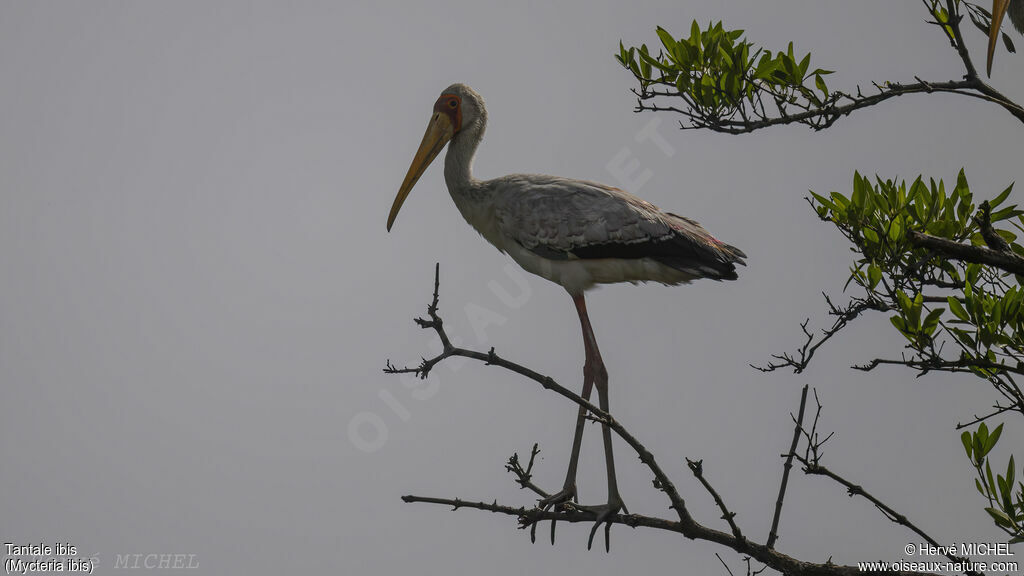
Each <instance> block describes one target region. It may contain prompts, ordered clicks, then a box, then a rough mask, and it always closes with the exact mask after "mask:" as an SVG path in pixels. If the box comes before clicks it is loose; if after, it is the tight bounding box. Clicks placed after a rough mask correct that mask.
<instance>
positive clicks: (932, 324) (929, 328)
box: [921, 308, 946, 336]
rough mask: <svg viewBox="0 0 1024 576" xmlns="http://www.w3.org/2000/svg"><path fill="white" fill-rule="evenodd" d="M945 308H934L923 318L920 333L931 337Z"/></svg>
mask: <svg viewBox="0 0 1024 576" xmlns="http://www.w3.org/2000/svg"><path fill="white" fill-rule="evenodd" d="M945 311H946V309H945V308H936V309H935V310H932V311H931V312H929V313H928V315H927V316H925V319H924V323H923V324H922V325H921V331H922V332H924V333H925V334H927V335H929V336H931V335H932V333H933V332H935V328H936V327H937V326H938V325H939V318H941V317H942V313H943V312H945Z"/></svg>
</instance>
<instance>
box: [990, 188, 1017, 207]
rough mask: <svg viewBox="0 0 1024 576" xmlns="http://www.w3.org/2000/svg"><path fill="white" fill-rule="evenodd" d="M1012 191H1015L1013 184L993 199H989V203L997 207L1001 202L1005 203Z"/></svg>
mask: <svg viewBox="0 0 1024 576" xmlns="http://www.w3.org/2000/svg"><path fill="white" fill-rule="evenodd" d="M1011 191H1013V184H1010V185H1009V186H1007V187H1006V190H1003V191H1002V192H1000V193H999V196H996V197H995V198H993V199H992V200H989V202H988V205H989V206H991V207H992V208H997V207H998V206H999V205H1000V204H1002V203H1003V201H1005V200H1006V198H1007V197H1009V196H1010V192H1011Z"/></svg>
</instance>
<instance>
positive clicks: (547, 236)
mask: <svg viewBox="0 0 1024 576" xmlns="http://www.w3.org/2000/svg"><path fill="white" fill-rule="evenodd" d="M486 125H487V110H486V109H485V108H484V101H483V98H481V97H480V95H479V94H477V93H476V92H475V91H474V90H473V89H472V88H470V87H469V86H466V85H465V84H453V85H451V86H449V87H448V88H446V89H445V90H444V91H443V92H442V93H441V96H440V98H438V99H437V101H436V102H435V103H434V113H433V116H431V118H430V123H429V124H428V125H427V131H426V134H424V136H423V141H422V142H421V143H420V147H419V149H418V150H417V151H416V155H415V157H414V158H413V161H412V165H411V166H410V167H409V172H408V173H407V174H406V176H405V180H404V181H403V182H402V185H401V187H400V188H399V189H398V195H397V196H396V197H395V201H394V204H393V205H392V207H391V213H390V214H389V215H388V226H387V227H388V230H389V231H390V230H391V227H392V225H393V224H394V222H395V217H396V216H397V215H398V211H399V209H401V207H402V204H403V203H404V202H405V199H406V198H407V197H408V195H409V191H410V190H412V187H413V186H414V185H415V184H416V181H417V180H418V179H419V178H420V176H421V175H422V174H423V172H424V171H425V170H426V169H427V166H428V165H429V164H430V163H431V161H433V159H434V158H435V157H436V156H437V155H438V154H439V153H440V152H441V149H442V148H444V146H445V144H448V143H449V142H450V145H449V146H448V153H447V155H446V156H445V162H444V178H445V182H447V184H448V191H449V193H450V194H451V197H452V200H454V201H455V205H456V206H457V207H458V209H459V212H461V213H462V216H463V217H464V218H465V219H466V221H467V222H469V223H470V225H472V226H473V228H475V229H476V230H477V232H479V233H480V234H481V235H483V237H484V238H486V239H487V241H488V242H490V243H491V244H493V245H494V246H495V247H496V248H497V249H498V250H500V251H502V252H505V253H507V254H508V255H509V256H511V257H512V259H513V260H515V261H516V262H517V263H518V264H519V265H520V266H522V267H523V268H524V269H526V270H527V271H529V272H532V273H534V274H536V275H538V276H541V277H543V278H547V279H548V280H551V281H552V282H555V283H556V284H560V285H561V286H563V287H564V288H565V289H566V290H567V291H568V292H569V295H570V296H571V297H572V300H573V303H574V304H575V305H576V312H577V313H578V314H579V319H580V326H581V328H582V331H583V344H584V351H585V354H586V360H585V362H584V364H583V391H582V393H581V394H580V396H581V397H583V398H585V399H589V398H590V393H591V390H592V388H593V387H594V386H596V387H597V392H598V395H599V398H600V407H601V409H602V410H604V411H605V412H608V372H607V370H606V369H605V366H604V362H603V361H602V359H601V353H600V351H599V350H598V347H597V340H596V339H595V337H594V330H593V328H592V327H591V324H590V319H589V317H588V316H587V305H586V301H585V300H584V296H583V294H584V292H585V291H586V290H588V289H590V288H592V287H594V285H596V284H604V283H616V282H631V283H638V282H660V283H662V284H670V285H676V284H685V283H688V282H690V281H691V280H695V279H697V278H711V279H714V280H734V279H736V266H735V265H736V264H744V261H743V259H744V258H746V255H745V254H744V253H743V252H742V251H740V250H739V249H738V248H735V247H733V246H730V245H728V244H725V243H724V242H720V241H719V240H717V239H715V238H714V237H713V236H711V234H709V233H708V232H707V231H706V230H704V228H702V227H701V226H700V224H698V223H697V222H695V221H694V220H691V219H689V218H684V217H682V216H677V215H675V214H672V213H669V212H662V211H660V210H658V208H657V207H655V206H654V205H652V204H650V203H648V202H645V201H644V200H641V199H640V198H637V197H636V196H633V195H632V194H629V193H628V192H624V191H622V190H619V189H618V188H614V187H612V186H605V185H604V184H598V183H596V182H588V181H584V180H571V179H568V178H559V177H557V176H544V175H539V174H514V175H510V176H504V177H501V178H495V179H493V180H477V179H476V178H474V177H473V172H472V166H473V156H474V154H475V153H476V149H477V146H478V145H479V144H480V141H481V139H482V138H483V135H484V129H485V127H486ZM585 420H586V419H585V410H584V409H583V408H580V410H579V413H578V415H577V418H576V428H575V431H574V434H573V443H572V455H571V456H570V458H569V470H568V472H567V473H566V477H565V483H564V485H563V487H562V489H561V491H559V492H558V493H556V494H553V495H551V496H550V497H548V498H544V499H542V500H541V501H540V502H539V504H538V506H540V507H542V508H544V509H547V508H549V507H552V506H555V505H558V504H562V503H565V502H568V501H570V500H574V499H576V467H577V463H578V461H579V453H580V444H581V442H582V439H583V427H584V422H585ZM602 434H603V439H604V451H605V466H606V468H607V473H608V502H607V503H606V504H605V505H603V506H595V507H581V508H584V509H587V510H590V511H592V512H593V513H594V514H595V517H596V520H597V521H596V523H595V524H594V527H593V529H592V530H591V532H590V540H589V543H588V547H589V545H590V544H592V543H593V538H594V532H595V531H596V530H597V528H598V527H599V526H600V525H601V524H602V523H604V522H607V523H608V524H607V525H606V528H605V530H606V533H605V538H606V545H607V530H608V528H609V527H610V526H611V523H610V519H611V518H612V517H613V516H614V515H615V514H617V513H618V512H619V511H620V510H624V509H625V508H624V506H623V502H622V499H621V497H620V496H619V490H618V486H617V484H616V480H615V460H614V458H613V456H612V437H611V431H610V429H609V428H608V427H607V426H602Z"/></svg>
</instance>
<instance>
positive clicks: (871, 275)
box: [868, 262, 882, 290]
mask: <svg viewBox="0 0 1024 576" xmlns="http://www.w3.org/2000/svg"><path fill="white" fill-rule="evenodd" d="M881 280H882V270H881V268H879V267H878V266H876V265H875V263H874V262H872V263H871V264H870V265H869V266H868V288H870V289H872V290H874V289H875V286H878V283H879V282H880V281H881Z"/></svg>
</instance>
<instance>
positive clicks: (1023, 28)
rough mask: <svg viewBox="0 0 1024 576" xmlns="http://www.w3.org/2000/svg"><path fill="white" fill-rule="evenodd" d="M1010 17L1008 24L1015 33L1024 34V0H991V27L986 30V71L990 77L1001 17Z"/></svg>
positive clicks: (1001, 21)
mask: <svg viewBox="0 0 1024 576" xmlns="http://www.w3.org/2000/svg"><path fill="white" fill-rule="evenodd" d="M1005 14H1009V15H1010V22H1012V23H1013V27H1014V28H1016V29H1017V32H1020V33H1022V34H1024V0H992V26H991V27H990V28H989V30H988V63H987V66H986V71H987V72H988V75H989V76H991V75H992V57H993V56H994V55H995V53H996V42H997V41H998V40H999V28H1000V26H1001V25H1002V23H1003V15H1005Z"/></svg>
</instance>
